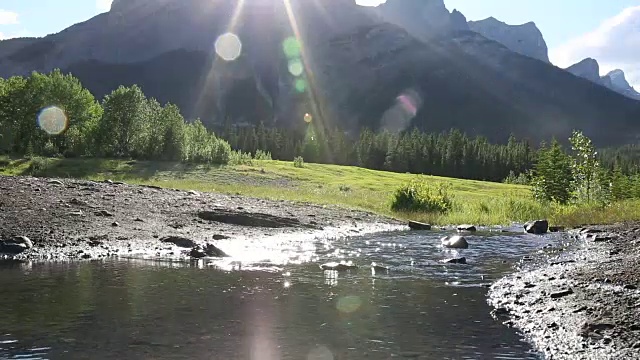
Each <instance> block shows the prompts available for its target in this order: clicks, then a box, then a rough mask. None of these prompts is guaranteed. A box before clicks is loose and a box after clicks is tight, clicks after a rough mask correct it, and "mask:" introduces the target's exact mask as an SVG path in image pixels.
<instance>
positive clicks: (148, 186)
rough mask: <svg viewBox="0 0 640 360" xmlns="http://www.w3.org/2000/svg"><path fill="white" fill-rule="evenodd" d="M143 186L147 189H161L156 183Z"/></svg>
mask: <svg viewBox="0 0 640 360" xmlns="http://www.w3.org/2000/svg"><path fill="white" fill-rule="evenodd" d="M143 187H146V188H148V189H154V190H162V188H161V187H160V186H157V185H143Z"/></svg>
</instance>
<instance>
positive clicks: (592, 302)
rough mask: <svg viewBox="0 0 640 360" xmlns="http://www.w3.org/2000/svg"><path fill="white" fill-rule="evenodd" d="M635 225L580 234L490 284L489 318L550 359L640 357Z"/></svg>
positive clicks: (639, 254)
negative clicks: (562, 248)
mask: <svg viewBox="0 0 640 360" xmlns="http://www.w3.org/2000/svg"><path fill="white" fill-rule="evenodd" d="M639 237H640V224H619V225H614V226H606V227H592V228H590V230H584V229H582V231H581V230H580V229H578V230H574V231H571V232H570V233H569V234H568V235H567V244H568V247H569V250H568V251H566V252H561V253H559V254H558V253H555V254H554V253H547V254H541V256H540V259H539V261H540V262H539V263H538V264H534V265H530V266H527V268H524V269H523V270H522V271H520V272H517V273H515V274H513V275H511V276H508V277H506V278H504V279H502V280H500V281H498V282H497V283H495V284H494V285H493V286H492V288H491V290H490V292H489V302H490V304H491V305H493V306H494V307H495V309H496V310H494V315H495V316H496V317H497V318H499V319H501V320H503V321H504V322H505V324H507V325H509V326H515V327H517V328H519V329H520V330H521V331H522V332H523V333H524V334H525V336H526V337H527V338H529V340H530V341H531V342H532V343H533V344H534V345H535V346H536V347H537V348H538V349H539V350H540V351H541V352H542V353H544V354H545V355H546V357H547V358H549V359H640V291H638V287H639V286H640V270H639V266H640V239H639Z"/></svg>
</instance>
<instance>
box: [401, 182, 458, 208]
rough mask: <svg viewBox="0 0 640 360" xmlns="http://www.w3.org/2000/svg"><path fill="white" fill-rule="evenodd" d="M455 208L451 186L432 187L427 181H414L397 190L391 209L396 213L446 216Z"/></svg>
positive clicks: (441, 184) (439, 185) (439, 184)
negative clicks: (406, 212)
mask: <svg viewBox="0 0 640 360" xmlns="http://www.w3.org/2000/svg"><path fill="white" fill-rule="evenodd" d="M452 207H453V197H452V195H451V194H450V186H448V185H445V184H443V183H438V184H437V185H435V186H432V185H430V184H429V183H428V182H427V181H425V180H412V181H411V182H409V183H408V184H405V185H403V186H401V187H400V188H399V189H398V190H396V192H395V194H394V196H393V201H392V203H391V209H392V210H394V211H409V212H426V213H441V214H445V213H447V212H448V211H450V210H451V209H452Z"/></svg>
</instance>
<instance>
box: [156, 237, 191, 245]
mask: <svg viewBox="0 0 640 360" xmlns="http://www.w3.org/2000/svg"><path fill="white" fill-rule="evenodd" d="M160 241H162V242H163V243H171V244H174V245H176V246H178V247H181V248H194V247H196V246H197V245H198V244H196V242H195V241H193V240H191V239H187V238H183V237H180V236H165V237H163V238H162V239H160Z"/></svg>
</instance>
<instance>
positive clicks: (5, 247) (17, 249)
mask: <svg viewBox="0 0 640 360" xmlns="http://www.w3.org/2000/svg"><path fill="white" fill-rule="evenodd" d="M31 248H33V243H32V242H31V240H29V238H28V237H26V236H14V237H13V238H11V239H9V240H2V241H0V253H7V254H14V255H17V254H20V253H22V252H24V251H27V250H29V249H31Z"/></svg>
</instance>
